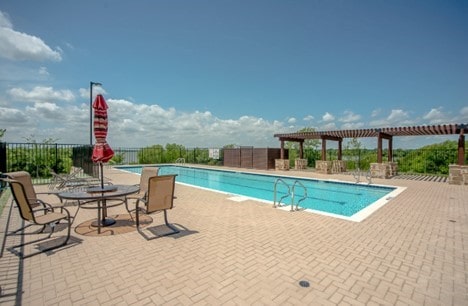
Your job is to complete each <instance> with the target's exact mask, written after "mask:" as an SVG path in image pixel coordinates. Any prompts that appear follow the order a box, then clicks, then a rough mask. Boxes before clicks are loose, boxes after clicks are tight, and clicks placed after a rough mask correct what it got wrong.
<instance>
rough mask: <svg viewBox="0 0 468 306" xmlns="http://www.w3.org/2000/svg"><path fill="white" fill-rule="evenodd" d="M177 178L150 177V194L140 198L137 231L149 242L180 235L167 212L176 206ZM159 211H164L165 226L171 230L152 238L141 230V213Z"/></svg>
mask: <svg viewBox="0 0 468 306" xmlns="http://www.w3.org/2000/svg"><path fill="white" fill-rule="evenodd" d="M176 176H177V175H160V176H153V177H150V178H149V180H148V193H147V195H146V197H144V198H140V199H138V200H137V202H136V208H135V212H136V218H135V219H136V226H137V230H138V232H139V233H140V234H141V235H142V236H143V237H144V238H145V239H147V240H150V239H154V238H158V237H162V236H167V235H173V234H177V233H179V230H178V229H177V228H175V227H174V226H173V225H171V224H169V222H168V221H167V210H168V209H172V208H173V206H174V189H175V177H176ZM141 204H143V205H141ZM140 205H141V206H140ZM159 211H163V213H164V224H165V225H166V226H167V227H168V228H169V229H170V232H167V233H164V234H155V237H152V238H151V237H149V236H148V235H147V234H146V233H145V232H144V231H143V230H142V229H141V228H140V213H145V214H151V213H155V212H159Z"/></svg>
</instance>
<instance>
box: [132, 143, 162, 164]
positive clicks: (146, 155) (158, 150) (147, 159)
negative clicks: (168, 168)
mask: <svg viewBox="0 0 468 306" xmlns="http://www.w3.org/2000/svg"><path fill="white" fill-rule="evenodd" d="M163 153H164V148H163V146H161V145H152V146H150V147H145V148H142V149H140V151H138V163H140V164H158V163H162V162H163Z"/></svg>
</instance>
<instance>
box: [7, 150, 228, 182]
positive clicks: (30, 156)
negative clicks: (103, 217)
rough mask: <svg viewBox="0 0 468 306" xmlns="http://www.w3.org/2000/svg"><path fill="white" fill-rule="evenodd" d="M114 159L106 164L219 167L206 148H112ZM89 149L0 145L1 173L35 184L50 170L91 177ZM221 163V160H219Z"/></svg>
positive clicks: (45, 178) (45, 180)
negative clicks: (21, 175) (23, 175)
mask: <svg viewBox="0 0 468 306" xmlns="http://www.w3.org/2000/svg"><path fill="white" fill-rule="evenodd" d="M114 153H115V155H114V158H112V159H111V160H110V162H109V164H111V165H112V164H114V165H116V164H161V163H174V162H176V160H178V159H182V160H184V161H185V162H187V163H192V164H210V165H216V164H222V157H223V155H222V152H221V154H220V157H219V158H220V159H213V158H210V154H209V149H207V148H190V149H186V148H183V147H181V146H175V147H173V148H164V147H162V146H152V147H145V148H114ZM91 154H92V146H89V145H79V144H38V143H0V173H1V172H13V171H27V172H29V173H31V176H32V177H33V179H34V180H35V181H36V182H38V183H46V182H48V180H49V179H50V178H51V176H52V175H51V171H50V170H51V169H52V170H53V171H54V172H56V173H69V172H70V169H71V167H72V166H75V167H81V168H83V169H84V172H85V173H87V174H88V175H91V176H93V175H94V174H95V173H94V171H93V162H92V161H91ZM220 160H221V161H220Z"/></svg>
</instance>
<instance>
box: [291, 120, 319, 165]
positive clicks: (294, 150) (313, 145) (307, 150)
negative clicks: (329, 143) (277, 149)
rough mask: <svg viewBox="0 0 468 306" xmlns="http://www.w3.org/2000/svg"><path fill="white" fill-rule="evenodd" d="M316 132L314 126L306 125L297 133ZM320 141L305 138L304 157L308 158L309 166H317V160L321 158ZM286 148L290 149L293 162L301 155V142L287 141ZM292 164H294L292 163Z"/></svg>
mask: <svg viewBox="0 0 468 306" xmlns="http://www.w3.org/2000/svg"><path fill="white" fill-rule="evenodd" d="M307 132H315V129H314V128H312V127H305V128H303V129H300V130H298V131H297V133H307ZM319 146H320V141H319V140H318V139H306V140H304V144H303V149H304V158H305V159H307V165H308V166H315V161H316V160H317V159H319V158H320V155H319V152H318V148H319ZM285 148H286V149H288V150H289V160H290V162H291V164H293V163H294V160H295V159H296V158H298V156H299V153H298V152H299V143H298V142H295V141H286V143H285ZM291 166H292V165H291Z"/></svg>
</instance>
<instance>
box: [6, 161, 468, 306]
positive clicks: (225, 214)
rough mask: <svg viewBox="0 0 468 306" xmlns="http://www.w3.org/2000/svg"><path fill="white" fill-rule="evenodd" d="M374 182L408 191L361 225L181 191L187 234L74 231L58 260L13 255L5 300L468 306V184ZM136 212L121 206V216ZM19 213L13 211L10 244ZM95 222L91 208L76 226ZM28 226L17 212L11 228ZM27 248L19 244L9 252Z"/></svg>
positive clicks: (179, 215) (119, 178) (173, 218)
mask: <svg viewBox="0 0 468 306" xmlns="http://www.w3.org/2000/svg"><path fill="white" fill-rule="evenodd" d="M287 174H288V175H295V174H297V175H301V176H313V177H318V178H333V179H343V180H352V177H350V176H346V175H343V176H340V175H332V176H330V175H329V176H324V175H319V174H316V173H311V172H294V171H289V172H287ZM106 176H107V177H109V178H111V179H112V181H113V182H114V183H115V184H118V183H125V184H136V183H138V181H139V177H138V176H137V175H135V174H129V173H123V172H120V171H118V170H114V169H107V173H106ZM374 183H384V184H392V185H398V186H405V187H407V189H406V190H405V191H404V192H403V193H402V194H400V195H399V196H398V197H397V198H395V199H393V200H391V201H390V202H389V203H388V204H387V205H386V206H384V207H383V208H381V209H379V210H378V211H377V212H375V213H374V214H373V215H371V216H370V217H369V218H367V219H366V220H364V221H363V222H360V223H355V222H351V221H344V220H340V219H335V218H332V217H327V216H321V215H318V214H312V213H307V212H292V213H291V212H289V211H285V210H280V209H273V208H272V207H271V205H267V204H264V203H260V202H256V201H252V200H247V201H243V202H236V201H232V200H229V199H228V198H229V195H225V194H220V193H215V192H210V191H206V190H202V189H196V188H192V187H188V186H183V185H179V184H178V185H176V197H177V199H176V200H175V208H174V209H173V210H172V211H169V214H168V215H169V221H170V222H171V223H174V224H175V225H177V226H178V227H179V228H181V229H182V231H181V233H180V234H177V235H174V236H168V237H163V238H159V239H155V240H152V241H146V240H145V239H143V238H142V237H141V236H140V235H139V234H138V233H137V232H136V231H131V232H128V233H123V234H117V235H110V236H101V237H92V236H83V235H80V234H77V233H76V232H74V231H73V233H72V241H71V243H70V244H69V246H67V247H65V248H62V249H59V250H56V251H55V252H52V253H49V254H40V255H37V256H34V257H32V258H27V259H25V260H21V259H19V257H18V256H16V255H15V254H13V253H12V252H10V251H8V250H5V251H4V253H3V257H2V258H0V271H1V272H0V286H1V287H2V295H1V297H0V304H2V305H21V304H22V305H98V304H99V305H132V304H133V305H145V304H147V305H162V304H164V305H336V304H340V305H468V218H467V216H468V187H467V186H455V185H449V184H447V183H440V182H423V181H410V180H399V179H393V180H378V179H374ZM41 188H47V187H46V186H41ZM69 207H70V210H71V211H72V212H76V207H75V206H69ZM124 211H125V210H124V206H123V205H121V206H117V207H115V208H111V210H110V214H111V215H112V214H121V213H124ZM8 212H9V204H8V206H7V207H6V208H5V210H4V213H3V215H2V217H1V219H0V221H1V222H0V224H1V226H2V228H1V230H2V233H1V236H0V237H1V238H3V235H4V225H5V222H6V219H7V216H8ZM95 217H96V211H94V210H83V209H80V211H79V212H78V214H77V215H76V220H75V221H74V225H73V226H74V227H75V226H77V225H78V224H80V223H82V222H84V221H86V220H89V219H92V218H95ZM152 218H153V220H154V223H153V224H152V225H150V227H151V226H156V225H159V224H161V222H162V215H158V214H156V215H153V216H152ZM19 225H20V222H19V217H18V213H17V211H16V209H15V210H13V212H12V218H11V223H10V229H15V228H17V227H19ZM59 233H60V232H59ZM17 241H18V240H17V238H16V237H11V236H10V237H8V239H7V241H6V247H8V246H9V245H12V244H13V243H15V242H17ZM27 251H28V249H26V252H27ZM300 281H307V282H308V283H309V284H310V286H309V287H302V286H300V285H299V282H300Z"/></svg>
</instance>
